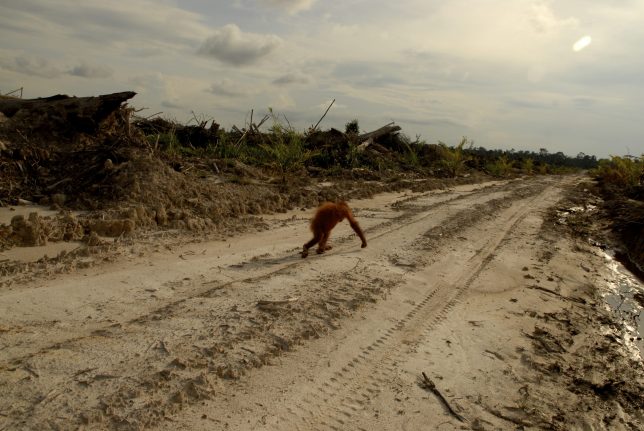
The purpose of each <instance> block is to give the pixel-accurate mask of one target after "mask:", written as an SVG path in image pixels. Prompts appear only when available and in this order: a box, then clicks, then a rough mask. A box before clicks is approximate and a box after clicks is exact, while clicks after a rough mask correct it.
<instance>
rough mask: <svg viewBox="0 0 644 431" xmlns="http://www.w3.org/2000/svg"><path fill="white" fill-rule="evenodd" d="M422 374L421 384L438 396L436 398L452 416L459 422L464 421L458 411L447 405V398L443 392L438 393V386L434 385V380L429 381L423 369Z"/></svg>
mask: <svg viewBox="0 0 644 431" xmlns="http://www.w3.org/2000/svg"><path fill="white" fill-rule="evenodd" d="M422 375H423V383H424V385H423V386H424V388H425V389H427V390H430V391H432V392H433V393H434V394H435V395H436V396H437V397H438V399H439V400H441V402H442V403H443V405H444V406H445V408H446V409H447V411H448V412H449V413H450V414H451V415H452V416H454V417H455V418H456V419H458V420H459V421H461V422H466V421H465V418H464V417H463V416H461V415H459V414H458V413H456V412H455V411H454V409H453V408H452V407H451V406H450V405H449V403H448V402H447V399H445V397H444V396H443V394H441V393H440V391H439V390H438V388H437V387H436V385H435V384H434V382H433V381H431V379H430V378H429V377H427V374H425V372H424V371H423V372H422Z"/></svg>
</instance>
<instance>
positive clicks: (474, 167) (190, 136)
mask: <svg viewBox="0 0 644 431" xmlns="http://www.w3.org/2000/svg"><path fill="white" fill-rule="evenodd" d="M280 118H281V116H279V115H277V114H276V113H275V112H273V110H272V109H270V108H269V110H268V114H267V115H265V116H264V119H263V120H262V121H261V122H259V124H254V123H252V115H251V122H250V123H249V124H248V126H247V127H246V128H243V129H239V128H237V127H235V126H233V127H232V129H231V130H224V129H223V128H220V127H219V125H218V124H216V123H214V122H212V123H211V124H210V127H206V125H207V124H208V121H204V120H203V119H201V120H200V119H197V118H196V117H195V121H194V122H195V123H197V124H196V125H179V124H177V123H174V122H172V121H169V120H164V119H161V118H155V119H152V120H137V121H136V122H135V126H137V128H138V129H139V130H140V131H141V132H142V133H144V135H146V139H147V142H148V144H149V145H150V147H151V148H153V149H154V151H159V152H160V153H161V154H163V155H165V156H167V157H168V158H169V159H176V158H181V157H188V158H195V157H196V158H203V159H209V158H210V159H214V160H215V161H216V163H215V164H214V166H218V165H221V164H222V163H219V161H223V162H224V163H223V165H224V166H229V165H233V164H234V163H233V162H235V161H238V162H242V163H244V164H246V165H248V166H251V167H255V168H260V169H264V170H273V171H275V172H276V173H277V174H278V175H280V177H281V179H282V181H284V182H286V181H287V177H289V176H291V175H293V174H295V173H298V174H303V175H305V176H306V175H307V173H317V172H324V173H325V175H328V176H337V175H340V176H343V175H351V176H354V174H353V173H352V172H357V171H358V170H359V171H360V172H361V173H360V175H361V176H363V177H364V175H367V174H368V173H369V172H371V173H372V174H375V175H376V176H377V177H380V178H383V179H384V178H385V177H391V176H396V175H401V174H413V175H420V176H438V177H450V178H455V177H459V176H463V175H466V174H469V173H474V172H480V173H486V174H489V175H491V176H495V177H500V178H503V177H508V176H511V175H522V174H523V175H534V174H541V175H544V174H563V173H568V172H574V171H578V170H583V169H595V168H597V169H596V170H595V171H593V172H595V174H596V175H598V176H603V177H607V178H610V181H612V182H615V183H619V184H621V185H623V186H625V185H627V184H631V185H632V184H635V183H636V182H637V181H638V179H639V175H641V165H642V160H641V159H633V158H619V157H617V158H613V159H611V160H609V161H602V163H601V165H599V166H598V162H597V159H596V158H595V156H588V155H586V154H584V153H579V154H577V156H576V157H569V156H566V155H565V154H563V153H561V152H557V153H549V152H548V151H547V150H546V149H543V148H542V149H540V150H539V151H538V152H534V151H515V150H488V149H486V148H483V147H475V146H474V142H473V141H471V140H469V139H468V138H465V137H464V138H462V139H461V140H460V142H459V143H458V144H457V145H455V146H450V145H447V144H445V143H443V142H439V143H438V144H428V143H427V142H425V141H423V140H421V139H420V136H416V139H415V140H413V141H412V140H411V139H409V137H407V136H406V135H404V134H403V133H400V132H399V131H398V130H396V131H395V132H387V133H384V134H378V135H375V137H373V136H374V135H371V136H372V137H371V138H370V139H368V140H365V141H364V142H362V141H361V140H360V138H359V136H360V132H361V131H360V126H359V123H358V120H357V119H353V120H351V121H349V122H347V123H346V124H345V130H344V132H342V131H339V130H336V129H330V130H328V131H320V130H317V129H315V128H310V129H309V130H307V131H306V132H299V131H296V130H295V129H293V127H291V125H290V123H289V122H288V119H286V117H283V120H284V122H282V121H280ZM266 120H268V122H269V124H270V126H269V127H268V130H266V126H264V123H265V122H266ZM392 124H393V123H392ZM262 126H264V127H263V128H262ZM260 128H262V130H260ZM206 166H212V164H206ZM638 169H639V171H638ZM638 172H639V173H638ZM365 173H367V174H365Z"/></svg>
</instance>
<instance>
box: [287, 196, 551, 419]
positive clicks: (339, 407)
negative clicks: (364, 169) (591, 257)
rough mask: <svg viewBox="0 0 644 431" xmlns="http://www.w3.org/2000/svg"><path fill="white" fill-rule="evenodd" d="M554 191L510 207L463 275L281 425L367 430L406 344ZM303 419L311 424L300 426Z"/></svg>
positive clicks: (427, 329) (439, 287)
mask: <svg viewBox="0 0 644 431" xmlns="http://www.w3.org/2000/svg"><path fill="white" fill-rule="evenodd" d="M551 191H552V187H547V188H546V189H545V190H542V191H541V192H540V193H538V194H537V195H536V196H534V197H532V198H529V199H524V200H523V201H522V202H521V203H520V205H519V206H518V208H511V209H510V210H507V211H505V212H506V213H509V214H507V215H505V216H504V218H503V222H502V226H501V228H500V229H499V230H498V232H497V233H496V234H495V235H493V236H491V237H489V238H488V239H487V240H486V241H485V242H484V244H483V245H482V247H480V248H479V249H478V251H477V252H476V253H475V254H474V255H473V256H472V257H471V258H470V259H469V260H468V261H467V262H466V263H465V264H464V266H463V268H462V274H461V275H460V276H457V277H455V278H454V279H453V281H451V282H446V281H442V282H440V283H438V284H436V285H435V286H433V287H430V289H431V290H430V291H429V292H428V293H426V294H425V295H424V297H423V298H422V300H420V302H419V303H418V304H417V305H416V306H415V307H414V308H413V309H412V310H410V311H409V312H408V313H407V314H406V315H405V316H404V317H402V318H401V319H400V320H398V322H396V323H395V324H392V325H391V326H390V327H389V328H387V329H386V330H385V331H384V334H382V335H381V336H380V337H378V338H376V339H375V340H374V341H373V342H372V343H371V344H369V345H368V346H367V347H365V348H363V349H361V351H360V352H359V353H357V354H355V355H354V356H353V357H352V358H351V359H350V360H348V361H347V362H346V363H345V364H343V365H341V366H339V367H338V369H337V370H335V371H333V375H332V376H331V377H329V378H328V379H326V380H325V381H322V382H321V383H320V384H319V385H317V386H316V388H315V389H314V390H312V391H311V392H310V393H308V394H306V396H304V397H303V398H302V402H301V403H299V404H298V405H296V408H295V409H291V411H290V412H289V413H290V414H289V415H288V416H285V415H282V416H280V418H281V420H282V421H283V422H282V423H281V424H280V427H279V428H276V429H284V428H285V427H288V426H289V425H290V426H292V427H293V428H294V429H311V428H310V427H313V428H314V429H330V430H342V429H363V428H360V427H359V423H360V420H359V419H360V413H361V412H363V411H364V410H365V408H366V407H367V405H368V404H369V400H370V399H371V398H373V397H375V396H377V395H378V393H379V392H380V387H382V386H383V385H385V384H386V383H387V382H390V381H391V378H392V377H393V375H394V374H395V373H396V371H397V369H396V363H397V362H399V361H401V360H402V359H404V356H405V350H406V349H405V346H406V345H408V344H411V343H413V342H415V341H417V340H419V339H420V338H422V337H425V336H429V335H430V334H431V331H432V330H433V329H434V328H436V327H437V326H438V325H439V324H440V323H441V321H443V320H444V319H445V318H446V316H447V314H448V313H449V311H450V310H451V309H452V308H453V307H454V306H455V305H456V304H457V303H458V302H459V301H460V299H461V297H462V296H463V294H464V293H465V292H466V291H467V290H468V288H469V287H470V285H471V284H472V282H473V281H475V280H476V279H477V278H478V277H479V275H480V273H481V272H482V271H483V270H484V269H485V267H486V266H487V265H488V264H489V262H490V261H491V260H492V259H493V258H494V255H495V251H496V250H498V249H499V247H501V245H502V243H503V242H504V241H505V240H506V238H507V237H508V236H509V235H511V234H512V232H513V231H514V230H515V229H516V227H517V226H518V225H519V223H521V221H522V220H523V219H524V218H525V217H526V216H527V215H528V214H529V213H530V212H532V211H533V210H534V204H535V203H536V202H537V201H538V200H540V199H541V200H542V201H546V200H547V199H545V197H547V196H548V195H549V194H551ZM428 275H430V274H428ZM355 382H359V383H358V384H356V383H355ZM298 411H299V413H298ZM320 412H322V416H324V412H327V413H329V414H328V415H327V416H326V419H325V420H324V421H320V422H316V418H317V417H319V416H320ZM303 421H304V422H305V424H306V425H305V426H304V427H300V425H301V424H302V422H303Z"/></svg>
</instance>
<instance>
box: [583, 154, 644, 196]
mask: <svg viewBox="0 0 644 431" xmlns="http://www.w3.org/2000/svg"><path fill="white" fill-rule="evenodd" d="M592 174H593V175H595V176H596V177H597V178H598V179H600V180H601V181H602V182H603V183H606V184H610V185H612V186H615V187H619V188H622V189H624V190H625V191H626V192H628V191H630V190H632V189H633V188H635V187H637V186H641V185H642V180H643V179H644V155H642V156H640V157H633V156H624V157H620V156H611V158H610V160H608V159H604V160H600V161H599V166H598V167H597V169H595V170H593V171H592Z"/></svg>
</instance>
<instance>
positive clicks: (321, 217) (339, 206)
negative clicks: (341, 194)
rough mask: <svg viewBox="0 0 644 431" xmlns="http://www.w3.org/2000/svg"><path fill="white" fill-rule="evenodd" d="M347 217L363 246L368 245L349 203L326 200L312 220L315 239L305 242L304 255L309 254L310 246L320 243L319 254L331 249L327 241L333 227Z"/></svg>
mask: <svg viewBox="0 0 644 431" xmlns="http://www.w3.org/2000/svg"><path fill="white" fill-rule="evenodd" d="M345 218H346V219H347V220H349V224H350V225H351V228H352V229H353V230H354V231H355V233H356V234H357V235H358V236H359V237H360V239H361V240H362V248H365V247H366V246H367V240H366V239H365V237H364V233H362V229H360V225H359V224H358V222H357V221H356V219H354V218H353V214H352V213H351V209H350V208H349V205H347V203H346V202H344V201H340V202H338V203H333V202H326V203H323V204H322V205H320V207H319V208H318V209H317V211H316V212H315V216H314V217H313V220H311V231H313V239H312V240H311V241H309V242H307V243H306V244H304V249H303V250H302V257H306V256H308V255H309V248H311V247H313V246H314V245H315V244H318V243H319V244H318V249H317V253H318V254H321V253H324V252H325V251H326V250H330V249H331V246H330V245H328V244H327V241H328V240H329V235H330V233H331V229H333V228H334V227H335V225H336V224H338V223H340V222H341V221H342V220H344V219H345Z"/></svg>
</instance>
